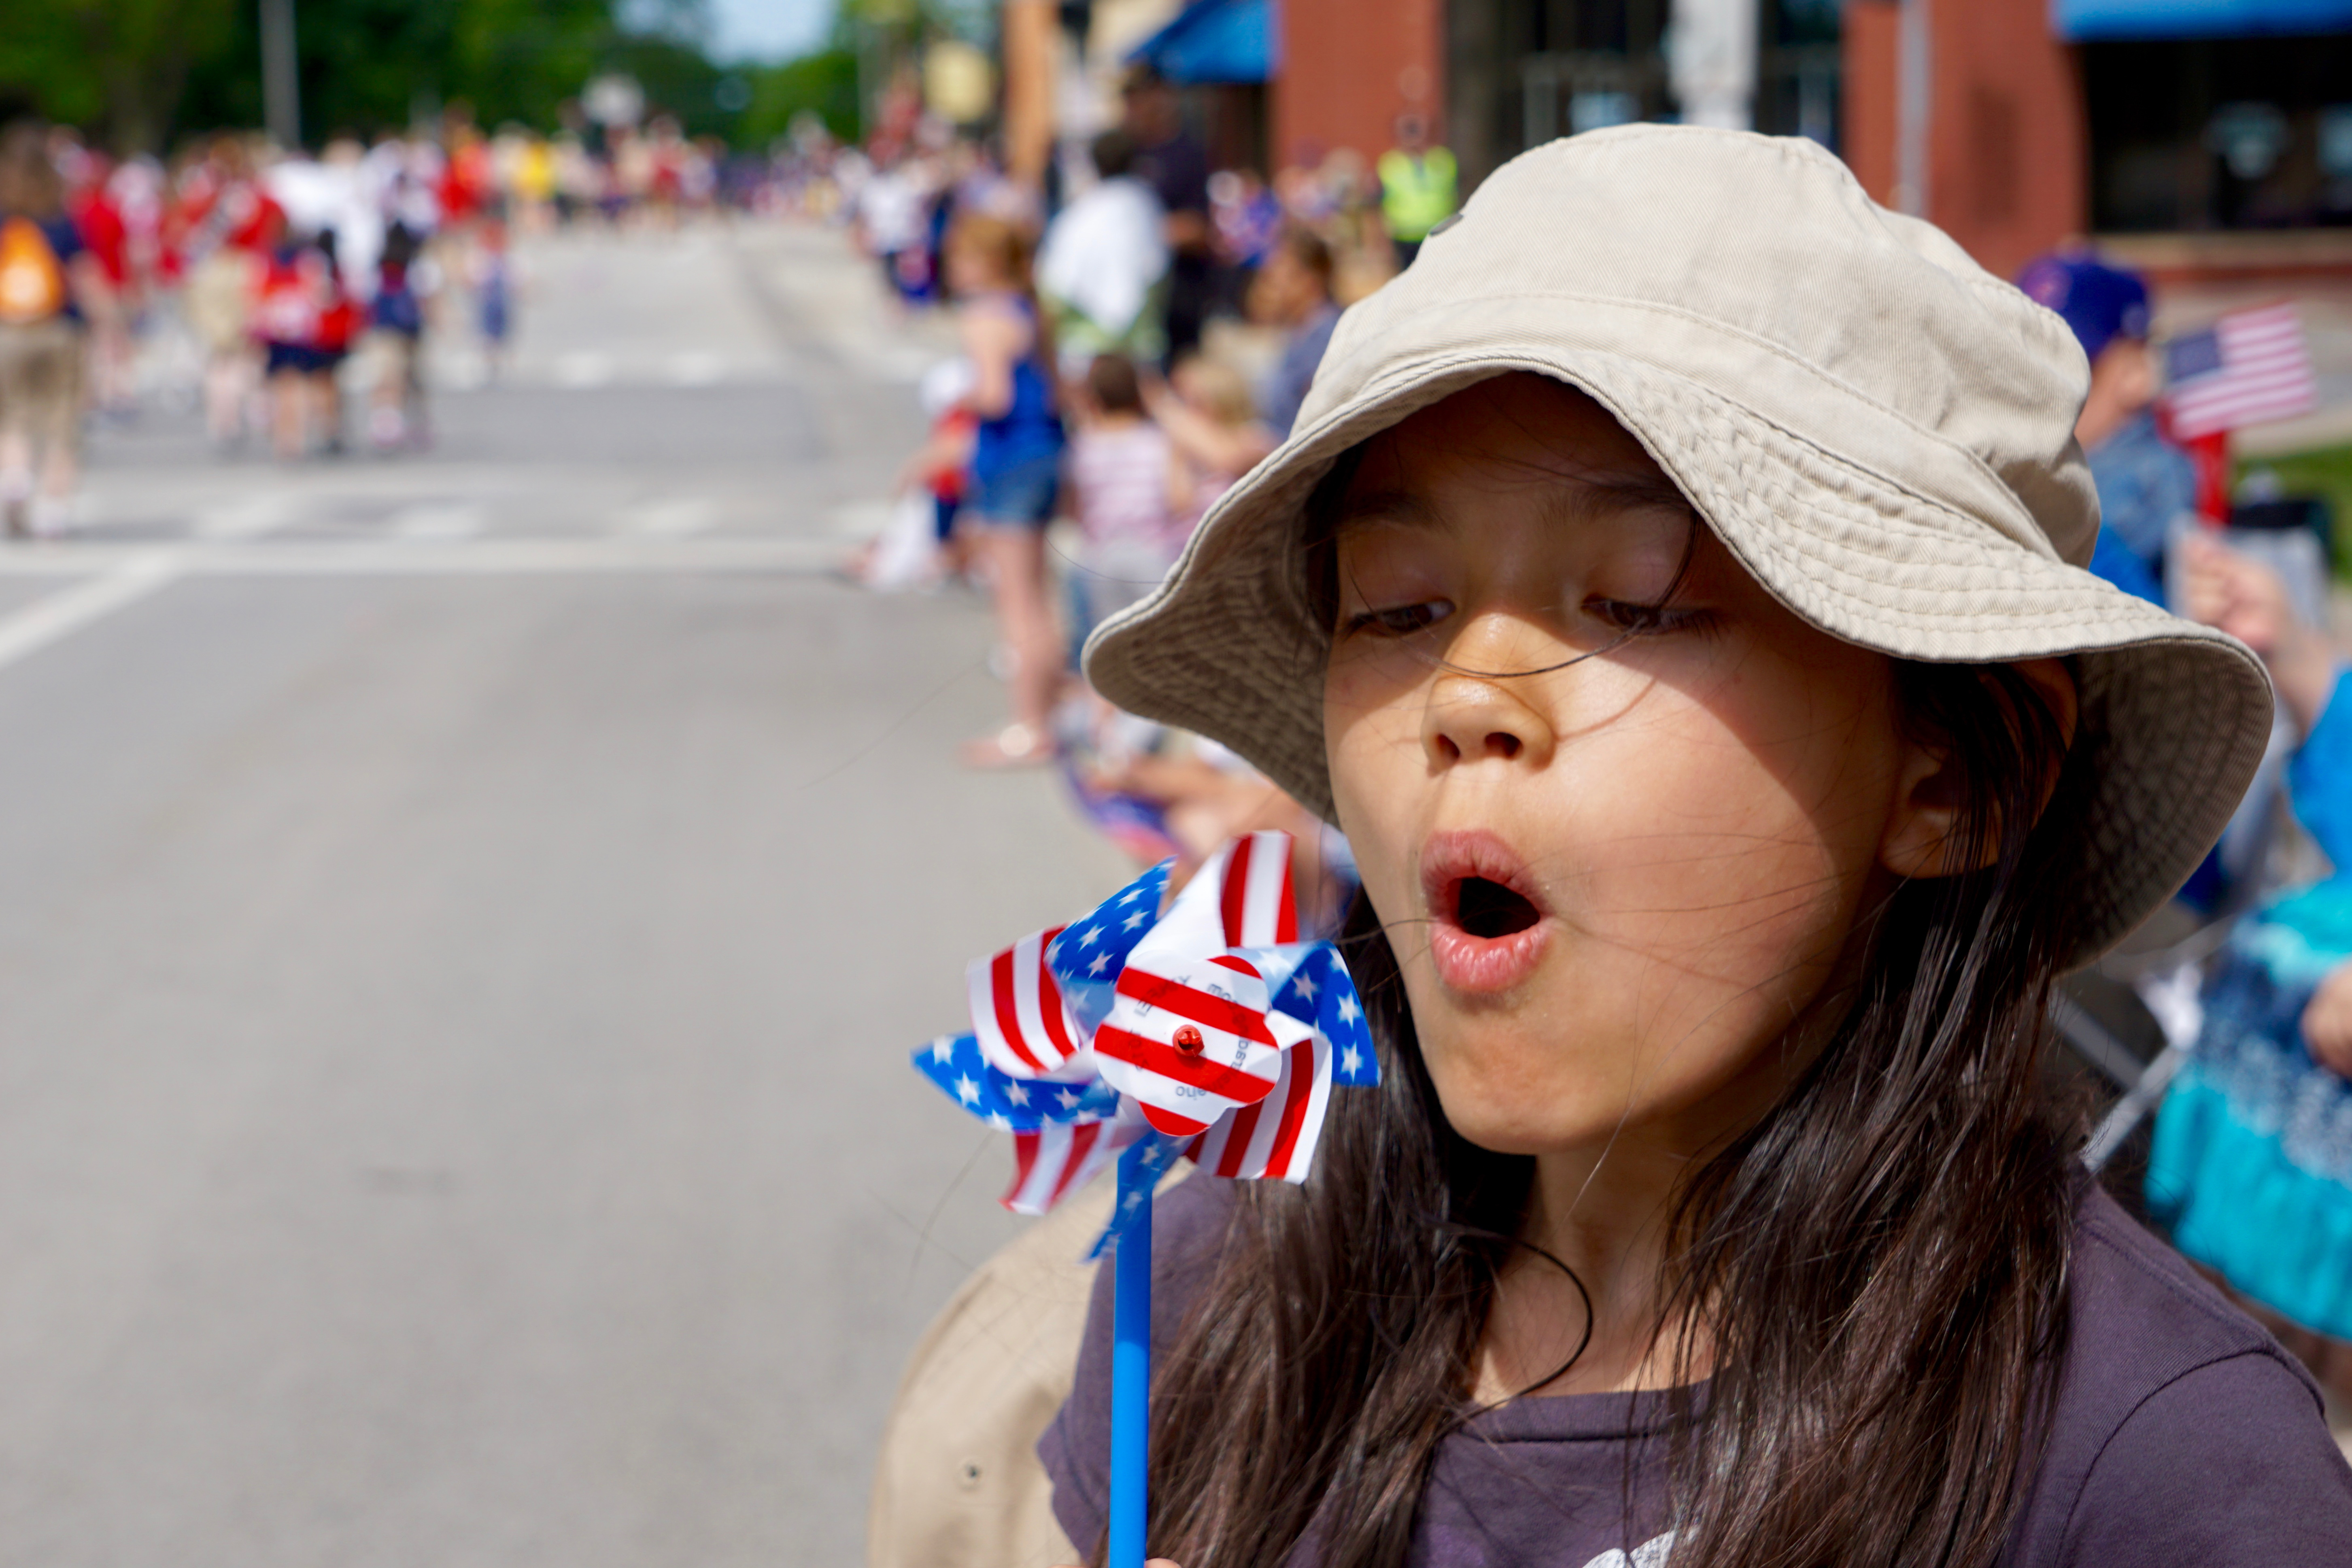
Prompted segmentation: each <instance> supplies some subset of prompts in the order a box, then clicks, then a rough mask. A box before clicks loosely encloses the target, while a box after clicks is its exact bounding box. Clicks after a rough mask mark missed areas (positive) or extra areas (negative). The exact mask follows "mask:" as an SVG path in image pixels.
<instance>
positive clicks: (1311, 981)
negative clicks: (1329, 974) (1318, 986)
mask: <svg viewBox="0 0 2352 1568" xmlns="http://www.w3.org/2000/svg"><path fill="white" fill-rule="evenodd" d="M1290 986H1291V989H1292V990H1294V991H1296V992H1297V993H1298V994H1299V997H1300V999H1301V1000H1303V1001H1307V1002H1312V1001H1314V1000H1315V977H1314V976H1313V975H1311V974H1309V973H1307V972H1306V971H1305V970H1303V969H1302V970H1300V971H1299V972H1298V978H1297V979H1296V980H1293V981H1292V982H1291V983H1290Z"/></svg>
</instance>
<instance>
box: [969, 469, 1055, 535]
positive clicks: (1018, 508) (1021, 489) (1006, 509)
mask: <svg viewBox="0 0 2352 1568" xmlns="http://www.w3.org/2000/svg"><path fill="white" fill-rule="evenodd" d="M1061 493H1062V459H1061V456H1060V454H1058V453H1055V454H1050V455H1048V456H1045V457H1042V458H1022V459H1021V460H1020V461H1019V462H1017V463H1014V464H1013V466H1012V467H1010V468H1002V469H999V470H998V471H997V472H995V473H992V474H978V473H976V474H974V475H972V476H971V490H970V491H969V492H968V493H967V494H966V495H965V496H964V501H963V513H962V515H963V516H964V517H966V518H968V519H969V520H970V521H972V522H973V523H975V524H976V525H978V526H980V527H982V528H1043V527H1045V525H1046V524H1047V523H1049V522H1051V521H1054V502H1055V500H1056V499H1058V498H1059V497H1060V495H1061Z"/></svg>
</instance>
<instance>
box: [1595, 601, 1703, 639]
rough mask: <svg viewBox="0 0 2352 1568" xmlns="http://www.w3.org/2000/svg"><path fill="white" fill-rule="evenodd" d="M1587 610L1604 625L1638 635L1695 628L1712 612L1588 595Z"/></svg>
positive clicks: (1701, 625)
mask: <svg viewBox="0 0 2352 1568" xmlns="http://www.w3.org/2000/svg"><path fill="white" fill-rule="evenodd" d="M1584 613H1585V614H1586V615H1589V616H1591V617H1592V618H1593V619H1595V620H1597V621H1599V622H1601V624H1602V625H1603V626H1612V627H1614V628H1615V629H1616V630H1618V631H1621V632H1625V633H1629V634H1631V635H1633V636H1635V637H1647V636H1650V635H1652V634H1654V633H1658V632H1677V631H1692V630H1696V629H1698V628H1700V627H1703V626H1706V624H1707V621H1708V620H1709V618H1710V617H1709V615H1708V612H1706V611H1705V610H1696V609H1680V608H1676V607H1675V605H1639V604H1635V603H1633V601H1632V600H1629V599H1587V600H1585V601H1584Z"/></svg>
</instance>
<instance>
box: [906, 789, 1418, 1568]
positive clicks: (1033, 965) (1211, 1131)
mask: <svg viewBox="0 0 2352 1568" xmlns="http://www.w3.org/2000/svg"><path fill="white" fill-rule="evenodd" d="M1168 870H1169V868H1168V866H1167V865H1166V864H1165V863H1163V864H1161V865H1159V866H1156V867H1154V868H1151V869H1150V870H1149V871H1147V872H1145V873H1144V874H1143V875H1142V876H1140V877H1139V878H1137V879H1135V880H1134V881H1133V882H1131V883H1129V885H1128V886H1127V887H1126V888H1124V889H1120V891H1119V892H1118V893H1117V894H1115V895H1114V896H1113V897H1111V898H1110V899H1108V900H1105V901H1104V902H1103V903H1102V904H1101V905H1100V906H1099V907H1098V908H1097V909H1096V910H1094V912H1093V913H1091V914H1089V915H1087V917H1086V918H1084V919H1083V920H1079V921H1073V922H1072V923H1070V924H1069V925H1067V926H1057V927H1051V928H1048V929H1047V930H1045V931H1038V932H1036V933H1034V934H1033V935H1030V936H1026V937H1024V938H1022V939H1021V940H1020V941H1019V942H1014V943H1013V945H1012V946H1011V947H1008V948H1006V949H1005V950H1004V951H1003V952H999V953H995V954H993V955H992V956H991V957H988V958H984V959H982V960H980V961H979V962H978V963H974V964H972V965H971V970H970V971H969V972H968V973H967V975H966V989H967V994H968V998H969V1001H970V1004H971V1033H970V1034H966V1035H959V1036H949V1037H941V1038H940V1039H937V1040H934V1041H932V1042H931V1044H929V1046H927V1047H924V1048H923V1049H921V1050H919V1051H918V1052H916V1053H915V1066H916V1068H918V1069H919V1070H920V1071H921V1072H922V1073H923V1075H924V1076H925V1077H927V1078H929V1079H930V1080H931V1081H932V1082H933V1083H936V1084H938V1085H939V1086H940V1089H943V1090H945V1091H946V1092H947V1093H948V1095H949V1096H950V1097H951V1098H952V1099H953V1100H955V1101H956V1102H957V1103H958V1104H959V1105H961V1106H962V1107H963V1108H964V1109H965V1110H968V1111H970V1112H971V1114H973V1115H975V1116H978V1117H980V1118H982V1120H983V1121H986V1122H987V1123H988V1124H989V1125H990V1126H992V1127H994V1128H997V1129H999V1130H1001V1131H1006V1132H1010V1133H1012V1134H1013V1185H1012V1187H1011V1188H1010V1189H1009V1190H1008V1191H1007V1192H1006V1193H1005V1194H1004V1199H1003V1201H1004V1205H1005V1206H1006V1207H1007V1208H1010V1209H1013V1210H1014V1211H1016V1212H1018V1213H1022V1214H1043V1213H1045V1211H1046V1210H1048V1209H1050V1208H1052V1207H1053V1206H1054V1205H1056V1204H1058V1203H1060V1202H1061V1201H1062V1200H1063V1199H1064V1198H1066V1197H1067V1196H1068V1195H1069V1194H1071V1193H1073V1192H1075V1191H1076V1190H1077V1189H1078V1188H1079V1187H1081V1186H1083V1185H1085V1184H1087V1182H1088V1181H1090V1180H1091V1179H1093V1177H1094V1176H1095V1175H1096V1174H1097V1173H1098V1172H1100V1171H1101V1169H1102V1168H1103V1167H1104V1166H1105V1165H1107V1164H1109V1163H1112V1162H1113V1161H1114V1160H1116V1161H1117V1163H1118V1198H1117V1201H1116V1203H1115V1205H1114V1206H1113V1208H1112V1210H1111V1219H1110V1223H1109V1225H1108V1226H1106V1227H1105V1229H1104V1231H1103V1234H1102V1236H1101V1237H1100V1238H1099V1239H1097V1241H1096V1243H1095V1247H1094V1252H1093V1254H1092V1256H1096V1257H1099V1256H1100V1255H1101V1254H1102V1252H1103V1251H1104V1250H1105V1249H1106V1248H1107V1247H1113V1246H1114V1245H1115V1246H1116V1249H1117V1264H1116V1267H1117V1278H1116V1279H1115V1281H1114V1284H1115V1287H1116V1289H1115V1290H1114V1292H1113V1300H1114V1311H1113V1321H1112V1330H1111V1337H1112V1350H1111V1456H1110V1460H1111V1462H1110V1473H1111V1486H1110V1542H1109V1548H1110V1549H1109V1555H1108V1563H1109V1568H1141V1564H1142V1563H1143V1559H1144V1518H1145V1507H1144V1504H1145V1495H1146V1481H1147V1475H1148V1471H1149V1451H1148V1436H1149V1420H1148V1415H1149V1412H1148V1409H1147V1404H1146V1401H1147V1397H1148V1394H1149V1390H1150V1365H1151V1363H1150V1320H1151V1194H1152V1193H1153V1191H1154V1189H1155V1188H1156V1187H1157V1186H1158V1184H1159V1180H1160V1174H1161V1173H1163V1172H1164V1171H1165V1170H1166V1169H1167V1168H1168V1166H1169V1165H1170V1164H1171V1163H1172V1162H1173V1161H1174V1160H1175V1159H1176V1158H1177V1156H1179V1155H1180V1154H1181V1155H1183V1156H1186V1157H1188V1158H1190V1159H1191V1160H1192V1162H1193V1163H1195V1164H1197V1165H1199V1166H1200V1167H1201V1169H1202V1170H1203V1171H1204V1172H1209V1173H1213V1174H1215V1175H1219V1176H1233V1177H1263V1178H1270V1179H1275V1180H1280V1181H1287V1182H1304V1181H1306V1179H1307V1172H1308V1171H1309V1170H1310V1169H1311V1168H1312V1167H1313V1165H1314V1163H1315V1146H1316V1143H1317V1141H1318V1138H1319V1137H1320V1135H1321V1132H1322V1129H1323V1120H1324V1117H1325V1115H1326V1113H1327V1112H1328V1110H1329V1107H1330V1100H1331V1090H1332V1089H1333V1088H1334V1087H1335V1086H1349V1085H1371V1084H1377V1083H1378V1082H1379V1081H1380V1066H1379V1063H1378V1062H1377V1060H1376V1059H1375V1057H1374V1053H1373V1049H1372V1041H1371V1036H1370V1032H1369V1031H1368V1030H1367V1029H1366V1027H1365V1025H1364V1008H1363V1003H1362V1001H1361V999H1360V997H1358V995H1357V994H1356V987H1355V983H1354V982H1353V981H1352V980H1351V979H1350V978H1349V974H1348V966H1347V964H1346V963H1344V962H1342V960H1341V959H1340V956H1339V949H1338V948H1336V947H1334V946H1332V944H1331V943H1329V942H1300V941H1299V940H1298V917H1297V909H1296V906H1295V904H1294V902H1293V899H1292V893H1291V885H1290V836H1289V835H1288V834H1286V833H1273V832H1265V833H1253V834H1250V835H1249V836H1247V837H1243V838H1236V839H1234V840H1232V841H1231V842H1229V843H1228V844H1226V845H1225V847H1223V848H1222V849H1220V850H1218V851H1217V853H1216V856H1215V857H1214V858H1213V859H1211V860H1210V861H1209V863H1208V864H1207V865H1206V866H1204V867H1202V868H1201V871H1200V874H1199V875H1198V876H1196V877H1194V878H1193V879H1192V881H1191V882H1190V883H1188V884H1186V886H1185V888H1184V889H1183V891H1182V892H1181V893H1179V894H1178V895H1177V897H1176V900H1175V902H1174V903H1173V904H1172V905H1171V906H1170V907H1169V909H1168V910H1167V912H1166V913H1165V914H1164V915H1163V914H1162V913H1161V912H1160V904H1161V902H1162V901H1163V900H1165V898H1166V896H1167V890H1168Z"/></svg>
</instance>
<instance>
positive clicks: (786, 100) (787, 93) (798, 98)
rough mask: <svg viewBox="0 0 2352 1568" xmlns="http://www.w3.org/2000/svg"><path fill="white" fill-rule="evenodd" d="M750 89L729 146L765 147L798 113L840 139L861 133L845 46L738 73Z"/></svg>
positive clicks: (853, 68) (850, 55)
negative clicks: (818, 122) (814, 118)
mask: <svg viewBox="0 0 2352 1568" xmlns="http://www.w3.org/2000/svg"><path fill="white" fill-rule="evenodd" d="M742 75H743V77H744V79H745V80H746V81H747V83H748V84H749V86H750V87H751V102H750V103H749V104H747V105H746V106H745V107H744V110H743V113H742V116H741V118H740V120H739V121H737V122H736V126H735V137H734V140H735V144H736V145H737V146H738V147H742V148H747V149H754V150H756V149H761V148H764V147H766V146H768V145H769V144H770V143H771V142H774V141H775V139H776V138H777V137H779V136H782V134H784V132H787V131H789V130H790V129H792V123H793V121H794V120H796V119H798V118H799V117H800V116H801V115H803V114H814V115H815V116H816V117H817V118H818V119H819V120H822V121H824V128H825V129H826V130H827V131H830V132H833V133H834V134H835V136H837V137H839V138H841V139H842V140H843V141H845V142H854V141H856V139H857V138H858V136H859V134H860V133H861V124H860V118H861V117H860V115H859V113H858V103H857V56H856V52H855V51H853V50H850V49H845V48H837V47H836V48H828V49H820V50H818V51H817V52H816V53H815V54H813V55H803V56H802V57H801V58H799V59H796V60H787V61H785V62H784V63H783V64H782V65H777V66H766V67H761V68H754V69H751V70H746V71H744V72H743V73H742Z"/></svg>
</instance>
